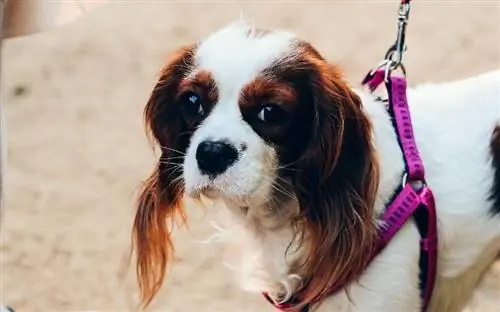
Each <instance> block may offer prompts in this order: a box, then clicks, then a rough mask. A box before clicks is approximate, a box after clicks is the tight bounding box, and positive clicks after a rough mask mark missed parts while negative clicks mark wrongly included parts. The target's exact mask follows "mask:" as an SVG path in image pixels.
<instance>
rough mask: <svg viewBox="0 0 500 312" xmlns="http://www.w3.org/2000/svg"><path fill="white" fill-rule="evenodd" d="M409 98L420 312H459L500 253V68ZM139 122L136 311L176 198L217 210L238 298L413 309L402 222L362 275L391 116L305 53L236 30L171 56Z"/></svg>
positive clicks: (262, 33)
mask: <svg viewBox="0 0 500 312" xmlns="http://www.w3.org/2000/svg"><path fill="white" fill-rule="evenodd" d="M407 95H408V101H409V105H410V110H411V113H412V119H413V125H414V129H413V130H414V133H415V137H416V142H417V145H418V147H419V149H420V153H421V157H422V159H423V163H424V165H425V167H426V173H427V178H426V179H427V180H426V182H427V184H428V185H429V187H430V188H431V189H432V191H433V193H434V197H435V202H436V207H437V219H438V231H439V246H438V248H439V258H438V265H437V275H436V284H435V288H434V292H433V295H432V300H431V303H430V306H429V308H428V310H429V311H436V312H437V311H439V312H445V311H460V310H461V309H462V308H463V307H464V305H465V304H466V303H467V301H468V300H469V299H470V297H471V294H472V293H473V290H474V288H475V286H476V285H477V283H478V282H479V280H480V278H481V276H482V273H483V272H484V271H485V270H486V269H487V268H488V266H489V265H490V264H491V263H492V262H493V260H494V259H495V258H496V256H497V254H498V252H499V250H500V71H494V72H490V73H484V74H480V75H478V76H476V77H472V78H468V79H462V80H458V81H454V82H448V83H441V84H436V83H429V84H426V85H422V86H418V87H415V88H410V89H409V90H408V92H407ZM144 114H145V122H146V125H147V129H148V133H149V135H150V137H151V139H152V140H153V142H154V143H155V144H157V145H158V146H159V147H160V150H161V155H160V157H159V160H158V164H157V165H156V167H155V169H154V171H153V173H152V175H151V176H150V177H149V178H148V179H147V180H146V182H145V183H144V186H143V189H142V190H141V192H140V195H139V199H138V207H137V213H136V217H135V222H134V228H133V244H134V248H135V252H136V255H137V274H138V281H139V286H140V289H141V295H142V296H141V298H142V301H143V303H144V305H145V306H147V305H148V304H149V303H150V302H151V300H152V299H153V298H154V296H155V294H156V293H157V292H158V291H159V289H160V287H161V285H162V281H163V278H164V275H165V274H166V267H167V264H168V262H169V260H170V259H171V257H172V255H173V242H172V238H171V230H172V227H170V226H169V225H170V224H171V223H170V222H171V220H174V219H178V218H180V220H182V221H186V220H187V216H186V213H185V211H184V204H183V203H184V198H185V197H186V196H187V197H190V198H193V199H201V198H205V197H206V198H209V199H211V200H213V201H214V202H215V203H222V205H221V207H224V208H220V209H227V212H228V213H229V215H230V216H231V218H232V219H231V222H233V225H235V228H237V229H238V230H239V231H238V232H234V233H233V234H232V235H231V236H232V238H233V240H236V241H237V242H239V244H240V245H241V247H240V248H241V249H242V250H241V254H240V255H241V261H240V262H239V264H238V266H237V267H236V269H237V270H238V271H239V273H240V275H241V285H242V287H243V288H244V289H246V290H248V291H253V292H256V293H265V294H267V296H268V297H269V298H270V300H272V301H273V302H274V303H284V302H289V301H290V300H292V299H293V300H295V302H294V307H296V310H294V311H299V310H300V309H302V308H304V307H306V306H308V305H312V306H313V308H315V309H317V311H320V312H323V311H325V312H326V311H369V312H377V311H380V312H400V311H420V310H421V308H422V300H421V297H420V289H419V283H420V281H419V273H420V268H419V251H420V246H419V239H420V235H419V232H418V230H417V228H416V226H415V223H414V222H412V221H411V220H410V221H408V222H407V223H406V224H405V225H404V227H403V228H402V229H401V230H400V231H399V232H398V233H397V235H396V236H395V237H394V238H393V239H392V240H391V242H390V243H389V245H388V246H387V247H386V248H385V249H384V250H383V251H382V252H381V253H380V254H379V255H378V256H377V257H376V258H375V259H374V260H373V261H371V262H370V263H367V253H368V252H369V251H370V250H371V249H372V248H373V246H374V245H375V243H376V241H377V238H378V236H377V232H378V229H379V228H380V226H381V223H382V222H381V219H380V218H381V215H382V213H383V211H384V209H385V208H386V206H387V205H388V203H389V201H390V200H391V198H392V196H393V195H394V192H396V191H397V189H398V187H399V186H400V185H401V183H402V173H404V171H405V164H404V161H403V157H402V152H401V149H400V147H399V145H398V138H397V135H396V133H395V129H394V127H393V124H392V122H391V118H390V116H389V114H388V112H387V110H386V108H385V105H384V103H383V102H381V101H380V99H379V98H376V97H375V96H374V95H372V94H370V93H369V92H366V91H364V90H362V89H354V88H353V87H352V86H351V85H349V84H348V83H347V82H346V80H345V79H344V78H343V76H342V73H341V70H340V69H339V67H338V66H337V65H335V64H332V63H330V62H328V61H327V60H326V59H325V58H324V57H323V56H322V55H321V54H320V52H319V51H317V50H316V49H315V48H314V47H313V46H312V45H311V44H310V43H308V42H307V41H305V40H302V39H300V38H298V37H297V36H295V35H294V34H292V33H289V32H286V31H282V30H261V29H257V28H256V27H255V26H254V25H253V24H252V23H249V22H244V21H240V22H236V23H232V24H230V25H228V26H226V27H223V28H221V29H219V30H217V31H216V32H214V33H212V34H211V35H209V36H208V37H207V38H205V39H204V40H201V41H200V42H198V43H195V44H192V45H189V46H185V47H182V48H180V49H178V50H177V51H175V52H174V53H173V54H172V55H171V57H170V59H169V61H168V62H167V64H166V66H165V67H164V68H163V69H162V71H161V73H160V78H159V81H158V82H157V84H156V86H155V87H154V89H153V91H152V94H151V97H150V99H149V101H148V103H147V105H146V107H145V112H144ZM168 220H170V221H168ZM339 284H340V285H343V287H342V289H340V290H339V291H337V292H335V293H334V294H329V295H328V296H327V294H328V291H329V290H330V289H331V288H332V287H333V286H334V285H339ZM270 307H271V306H270Z"/></svg>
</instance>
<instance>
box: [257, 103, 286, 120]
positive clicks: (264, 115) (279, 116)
mask: <svg viewBox="0 0 500 312" xmlns="http://www.w3.org/2000/svg"><path fill="white" fill-rule="evenodd" d="M257 118H259V119H260V121H262V122H265V123H279V122H281V121H283V120H284V119H285V118H286V112H285V110H283V109H282V108H280V107H279V106H278V105H277V104H266V105H264V106H262V108H261V110H260V111H259V113H258V114H257Z"/></svg>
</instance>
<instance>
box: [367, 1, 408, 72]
mask: <svg viewBox="0 0 500 312" xmlns="http://www.w3.org/2000/svg"><path fill="white" fill-rule="evenodd" d="M410 8H411V7H410V0H402V1H401V4H400V5H399V14H398V33H397V38H396V42H395V43H394V44H393V45H392V46H391V47H390V48H389V50H387V52H386V53H385V57H384V60H383V61H382V62H381V63H380V64H379V66H377V68H375V69H374V71H376V70H380V69H384V73H385V75H384V80H385V81H386V82H387V81H388V78H389V74H390V73H391V72H392V71H394V70H396V69H401V72H402V73H403V76H406V69H405V67H404V65H403V52H404V51H406V45H405V38H406V25H407V24H408V20H409V17H410ZM372 74H373V73H372Z"/></svg>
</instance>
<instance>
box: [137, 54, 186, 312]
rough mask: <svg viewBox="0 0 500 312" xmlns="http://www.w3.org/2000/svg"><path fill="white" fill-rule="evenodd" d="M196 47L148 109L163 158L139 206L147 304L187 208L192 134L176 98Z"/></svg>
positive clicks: (165, 78) (166, 73) (167, 73)
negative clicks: (186, 160)
mask: <svg viewBox="0 0 500 312" xmlns="http://www.w3.org/2000/svg"><path fill="white" fill-rule="evenodd" d="M193 50H194V46H192V47H185V48H182V49H180V50H178V51H176V52H175V53H174V54H173V55H172V56H171V58H170V60H169V61H168V62H167V65H166V66H165V67H164V68H163V70H162V71H161V75H160V79H159V81H158V82H157V84H156V86H155V87H154V89H153V91H152V94H151V97H150V99H149V101H148V103H147V104H146V107H145V110H144V118H145V124H146V128H147V132H148V135H149V137H150V139H151V140H152V141H153V142H154V143H156V144H158V145H159V147H160V149H161V156H160V159H159V160H158V164H157V165H156V167H155V169H154V171H153V173H152V174H151V176H150V177H149V178H148V179H147V180H146V182H145V183H144V185H143V188H142V190H141V192H140V195H139V199H138V202H137V212H136V216H135V221H134V226H133V232H132V241H133V248H134V250H135V252H136V254H137V268H136V270H137V279H138V283H139V288H140V293H141V302H142V304H143V305H144V306H147V305H148V304H149V303H150V302H151V301H152V299H153V298H154V296H155V295H156V294H157V293H158V291H159V290H160V288H161V285H162V283H163V279H164V276H165V273H166V267H167V264H168V262H169V260H170V259H171V257H172V255H173V250H174V248H173V243H172V240H171V236H170V234H171V231H172V226H173V225H172V224H167V220H170V221H172V223H173V221H174V219H175V218H176V217H180V218H181V220H182V221H184V222H185V221H187V220H186V215H185V212H184V209H183V200H182V199H183V195H184V184H183V181H182V166H181V163H182V161H183V157H184V154H185V150H186V149H187V146H188V143H189V137H190V133H189V132H188V131H187V129H186V126H185V124H184V122H183V120H182V118H181V117H180V116H179V108H178V107H177V105H176V103H175V95H176V93H177V90H178V88H179V84H180V82H181V80H182V78H183V77H185V75H186V73H187V71H188V70H189V69H190V67H191V66H192V65H193Z"/></svg>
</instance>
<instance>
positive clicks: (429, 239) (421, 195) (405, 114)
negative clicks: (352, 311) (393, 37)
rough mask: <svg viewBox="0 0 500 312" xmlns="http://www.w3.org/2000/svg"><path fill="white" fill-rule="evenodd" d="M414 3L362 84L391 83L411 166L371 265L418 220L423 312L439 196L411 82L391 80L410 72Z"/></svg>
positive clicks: (430, 285)
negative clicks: (407, 53) (409, 93)
mask: <svg viewBox="0 0 500 312" xmlns="http://www.w3.org/2000/svg"><path fill="white" fill-rule="evenodd" d="M409 4H410V0H401V6H400V12H399V31H398V39H397V41H396V43H395V44H394V46H392V47H391V49H389V51H388V53H387V54H386V59H385V61H384V62H383V63H382V65H380V66H379V67H377V68H376V69H375V70H372V71H370V72H369V73H368V74H367V75H366V77H365V78H364V79H363V82H362V84H363V85H366V86H368V88H369V89H370V90H371V91H372V92H373V91H375V89H377V88H378V87H379V86H380V85H381V84H382V82H385V86H386V89H387V95H388V101H387V111H388V113H389V115H390V116H391V117H392V120H393V125H394V129H395V131H396V134H397V137H398V143H399V146H400V148H401V150H402V152H403V159H404V162H405V173H404V174H403V182H402V185H401V187H400V188H399V189H398V190H397V193H396V195H395V197H394V198H393V199H392V201H391V202H390V203H389V204H388V206H387V208H386V210H385V212H384V214H383V216H382V221H383V224H384V226H383V227H382V228H381V229H380V232H379V240H378V246H377V248H376V249H375V251H374V252H373V253H372V254H371V255H367V257H369V258H370V262H371V260H373V259H374V258H375V257H376V256H377V255H378V254H379V253H380V252H381V251H382V250H383V249H384V248H385V247H386V246H387V245H388V244H389V242H390V241H391V239H392V238H393V237H394V236H395V235H396V233H397V232H398V231H399V230H400V229H401V228H402V227H403V225H405V224H406V222H407V221H408V220H409V219H410V218H412V217H413V220H414V222H415V224H416V226H417V228H418V231H419V233H420V237H421V239H420V259H419V264H420V289H421V297H422V311H425V310H426V309H427V306H428V304H429V301H430V299H431V295H432V291H433V289H434V282H435V279H436V268H437V249H438V248H437V247H438V233H437V219H436V207H435V203H434V196H433V195H432V192H431V190H430V188H429V187H428V186H427V183H426V181H425V170H424V165H423V163H422V159H421V158H420V155H419V151H418V148H417V144H416V142H415V138H414V135H413V127H412V123H411V118H410V110H409V107H408V101H407V98H406V79H405V78H404V77H396V76H392V75H391V73H392V71H393V70H394V69H397V68H401V69H402V71H403V73H404V72H405V71H404V67H403V65H402V63H401V59H402V52H403V51H404V35H405V26H406V22H407V20H408V15H409V9H410V7H409ZM344 286H346V285H336V286H335V287H334V288H333V289H332V290H331V291H330V292H329V293H330V294H333V293H335V292H337V291H338V290H340V289H342V288H343V287H344ZM264 296H265V298H266V299H267V300H268V301H269V302H271V303H272V304H273V305H274V306H275V307H276V308H277V309H278V310H280V311H297V309H296V308H295V305H294V303H293V302H289V303H283V304H276V303H274V302H273V301H272V300H271V299H270V298H269V296H268V295H267V294H264ZM308 310H309V307H305V308H303V309H302V310H301V312H302V311H304V312H305V311H308ZM297 312H298V311H297Z"/></svg>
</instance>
